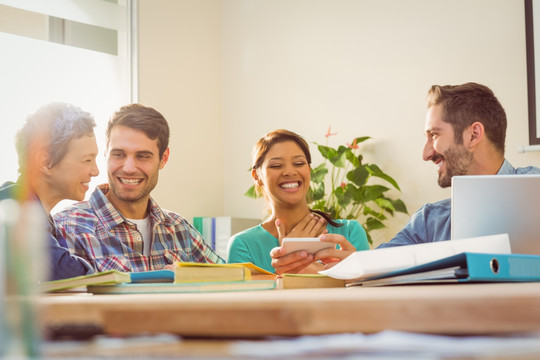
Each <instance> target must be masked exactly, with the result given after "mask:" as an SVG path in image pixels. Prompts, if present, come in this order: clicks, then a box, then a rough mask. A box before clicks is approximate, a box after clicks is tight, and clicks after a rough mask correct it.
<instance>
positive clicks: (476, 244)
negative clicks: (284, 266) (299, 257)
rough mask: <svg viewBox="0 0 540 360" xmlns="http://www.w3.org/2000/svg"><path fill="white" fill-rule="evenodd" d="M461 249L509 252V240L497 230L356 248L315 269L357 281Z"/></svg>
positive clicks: (481, 251) (332, 275) (499, 252)
mask: <svg viewBox="0 0 540 360" xmlns="http://www.w3.org/2000/svg"><path fill="white" fill-rule="evenodd" d="M463 252H473V253H494V254H509V253H510V252H511V251H510V240H509V238H508V234H498V235H490V236H482V237H476V238H469V239H460V240H448V241H438V242H432V243H425V244H416V245H407V246H396V247H391V248H382V249H374V250H365V251H357V252H355V253H353V254H351V255H349V256H348V257H347V258H345V259H344V260H342V261H341V262H340V263H338V264H337V265H335V266H334V267H332V268H330V269H328V270H323V271H320V272H319V273H320V274H323V275H328V276H331V277H333V278H336V279H344V280H354V281H361V280H364V279H366V278H368V277H371V276H375V275H379V274H382V273H386V272H390V271H395V270H401V269H405V268H408V267H412V266H416V265H422V264H425V263H428V262H431V261H435V260H440V259H443V258H445V257H448V256H451V255H455V254H459V253H463Z"/></svg>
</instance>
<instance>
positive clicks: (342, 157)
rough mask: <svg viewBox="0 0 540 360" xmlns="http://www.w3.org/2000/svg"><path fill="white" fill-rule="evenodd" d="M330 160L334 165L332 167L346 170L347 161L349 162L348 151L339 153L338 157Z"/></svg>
mask: <svg viewBox="0 0 540 360" xmlns="http://www.w3.org/2000/svg"><path fill="white" fill-rule="evenodd" d="M328 160H330V162H331V163H332V165H334V166H336V167H339V168H344V167H345V164H346V162H345V161H346V160H347V152H346V151H338V152H337V153H336V156H334V157H332V158H330V159H328Z"/></svg>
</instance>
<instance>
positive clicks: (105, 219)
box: [54, 184, 225, 272]
mask: <svg viewBox="0 0 540 360" xmlns="http://www.w3.org/2000/svg"><path fill="white" fill-rule="evenodd" d="M108 191H109V185H108V184H103V185H100V186H98V187H97V188H96V190H94V192H93V193H92V196H91V197H90V200H89V201H83V202H79V203H77V204H75V205H73V206H72V207H70V208H68V209H66V210H64V211H61V212H59V213H57V214H56V215H55V216H54V220H55V223H56V227H57V228H58V231H59V233H60V235H61V236H63V237H64V238H65V240H66V242H67V245H68V247H69V249H70V251H71V252H72V253H74V254H76V255H78V256H80V257H82V258H84V259H85V260H87V261H88V262H90V264H92V265H93V266H94V267H95V269H96V270H97V271H100V272H101V271H107V270H111V269H115V270H120V271H148V270H158V269H162V268H163V267H164V266H165V265H168V264H172V263H173V262H175V261H192V262H208V263H224V262H225V261H224V260H223V259H222V258H221V257H220V256H219V255H217V254H216V253H215V252H214V251H213V250H212V249H211V248H210V246H208V245H207V244H206V243H205V241H204V239H203V238H202V236H201V235H200V234H199V233H198V232H197V230H195V228H194V227H193V226H192V225H191V224H189V223H188V222H187V221H186V220H185V219H184V218H182V217H181V216H180V215H178V214H175V213H173V212H170V211H167V210H163V209H161V208H160V207H159V205H158V204H157V203H156V202H155V201H154V200H153V199H152V198H150V200H149V204H148V211H149V219H150V222H151V226H152V229H153V233H152V246H151V251H150V255H149V256H145V255H143V241H142V235H141V233H140V232H139V231H138V230H137V226H136V225H135V224H133V223H131V222H130V221H128V220H126V219H125V218H124V217H123V216H122V214H120V212H118V210H116V208H115V207H114V206H113V205H112V204H111V202H110V201H109V200H108V199H107V197H106V196H105V194H106V193H107V192H108Z"/></svg>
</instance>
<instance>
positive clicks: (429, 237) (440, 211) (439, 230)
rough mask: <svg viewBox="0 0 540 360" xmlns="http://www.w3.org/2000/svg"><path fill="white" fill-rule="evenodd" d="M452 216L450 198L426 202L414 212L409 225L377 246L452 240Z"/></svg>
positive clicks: (384, 246)
mask: <svg viewBox="0 0 540 360" xmlns="http://www.w3.org/2000/svg"><path fill="white" fill-rule="evenodd" d="M450 218H451V216H450V200H449V199H448V200H444V201H441V202H439V203H435V204H426V205H424V206H422V207H421V208H420V209H419V210H417V211H416V212H415V213H414V215H413V216H412V217H411V219H410V220H409V222H408V223H407V225H405V227H404V228H403V229H402V230H401V231H400V232H399V233H397V234H396V236H395V237H394V238H393V239H392V240H390V241H389V242H387V243H383V244H381V245H379V246H378V247H377V248H386V247H393V246H402V245H413V244H423V243H428V242H435V241H445V240H450V233H451V228H450Z"/></svg>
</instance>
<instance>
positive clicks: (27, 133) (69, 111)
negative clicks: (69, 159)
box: [15, 102, 96, 175]
mask: <svg viewBox="0 0 540 360" xmlns="http://www.w3.org/2000/svg"><path fill="white" fill-rule="evenodd" d="M95 126H96V123H95V121H94V118H93V116H92V115H91V114H90V113H88V112H86V111H83V110H82V109H81V108H79V107H77V106H74V105H71V104H66V103H61V102H54V103H50V104H47V105H44V106H42V107H40V108H39V109H38V110H37V111H36V112H35V113H34V114H32V115H29V116H28V117H27V119H26V122H25V123H24V125H23V127H22V128H21V129H20V130H19V131H18V132H17V134H16V135H15V147H16V150H17V155H18V161H19V175H22V174H23V172H24V168H25V166H26V160H27V157H28V155H29V154H28V152H29V151H30V149H31V148H32V147H33V146H36V145H37V144H36V142H37V141H42V142H43V144H42V145H43V146H45V148H46V149H47V152H48V155H49V164H48V166H49V167H51V168H52V167H53V166H55V165H56V164H58V163H59V162H60V161H61V160H62V159H63V158H64V156H65V155H66V153H67V148H68V146H69V143H70V141H71V140H74V139H78V138H80V137H82V136H84V135H88V136H90V135H93V134H94V127H95Z"/></svg>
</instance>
